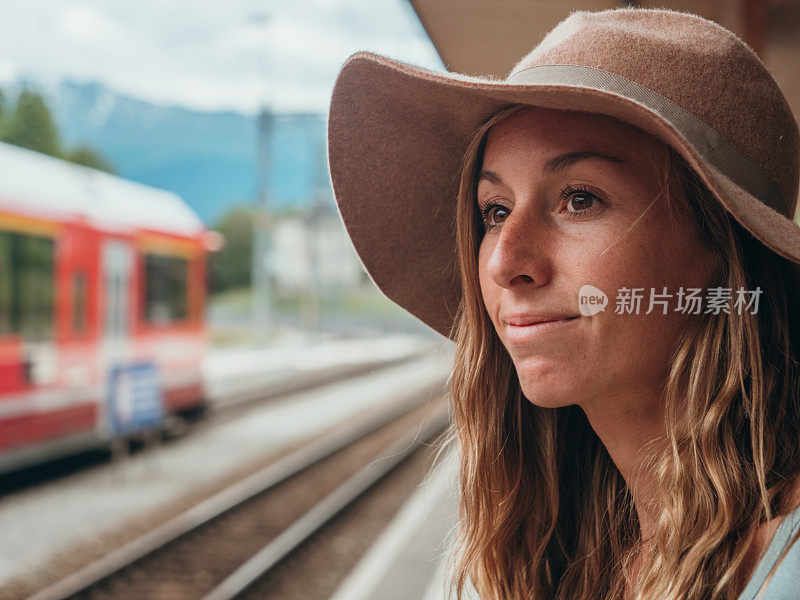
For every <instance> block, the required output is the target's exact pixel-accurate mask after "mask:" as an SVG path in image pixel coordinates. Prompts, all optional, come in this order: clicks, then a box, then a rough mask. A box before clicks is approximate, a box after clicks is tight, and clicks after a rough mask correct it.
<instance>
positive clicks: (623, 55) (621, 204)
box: [329, 9, 800, 600]
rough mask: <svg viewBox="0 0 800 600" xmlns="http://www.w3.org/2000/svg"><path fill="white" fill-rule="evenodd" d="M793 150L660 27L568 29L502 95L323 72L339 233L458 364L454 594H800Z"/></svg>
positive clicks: (700, 55)
mask: <svg viewBox="0 0 800 600" xmlns="http://www.w3.org/2000/svg"><path fill="white" fill-rule="evenodd" d="M653 65H656V66H657V67H658V69H655V68H653ZM755 125H757V126H758V127H754V126H755ZM799 138H800V136H799V135H798V130H797V124H796V122H795V121H794V118H793V116H792V114H791V110H790V109H789V107H788V105H787V104H786V101H785V98H784V97H783V95H782V94H781V92H780V90H779V88H778V86H777V85H776V84H775V82H774V80H773V79H772V78H771V76H770V75H769V73H768V72H767V71H766V69H765V68H764V67H763V65H762V64H761V62H760V61H759V60H758V58H757V57H756V56H755V55H754V54H753V53H752V51H751V50H750V49H749V48H748V47H747V46H746V45H745V44H744V43H743V42H741V40H739V39H738V38H736V36H734V35H733V34H732V33H730V32H729V31H727V30H725V29H723V28H722V27H720V26H718V25H715V24H713V23H711V22H709V21H706V20H704V19H701V18H700V17H697V16H694V15H690V14H686V13H680V12H675V11H668V10H644V9H620V10H612V11H601V12H596V13H573V14H572V15H570V17H569V18H567V19H566V20H565V21H563V22H562V23H561V24H559V25H558V26H557V27H556V28H555V29H554V30H553V31H551V32H550V33H549V34H548V35H547V36H546V37H545V39H544V40H542V42H541V43H540V44H539V45H538V46H537V47H536V48H534V50H533V51H532V52H531V53H530V54H529V55H528V56H527V57H525V58H524V59H523V60H522V61H520V63H519V64H518V65H517V66H516V67H515V68H514V69H513V71H512V74H511V75H510V76H509V77H508V78H507V79H506V81H504V82H499V81H494V80H486V79H476V78H467V77H463V76H458V75H441V74H435V73H432V72H430V71H425V70H423V69H417V68H414V67H410V66H408V65H403V64H402V63H396V62H394V61H389V60H388V59H385V58H383V57H377V56H374V55H367V54H359V55H356V56H355V57H352V58H351V59H350V60H349V61H348V63H346V64H345V66H344V67H343V68H342V72H341V73H340V76H339V79H338V80H337V84H336V88H335V89H334V95H333V99H332V103H331V112H330V120H329V160H330V168H331V176H332V181H333V185H334V190H335V193H336V199H337V203H338V206H339V209H340V212H341V215H342V218H343V220H344V223H345V225H346V227H347V230H348V233H349V234H350V236H351V238H352V240H353V242H354V245H355V247H356V249H357V251H358V252H359V255H360V257H361V259H362V261H363V263H364V266H365V268H366V269H367V271H368V273H369V274H370V276H371V277H372V278H373V280H374V281H375V282H376V284H377V285H378V286H379V287H380V288H381V289H382V290H383V291H384V292H385V293H386V294H387V295H388V296H389V297H390V298H391V299H393V300H394V301H395V302H397V303H398V304H400V305H401V306H403V307H404V308H406V309H407V310H409V311H410V312H411V313H412V314H414V315H416V316H417V317H419V318H420V319H422V320H423V321H424V322H426V323H427V324H429V325H430V326H431V327H433V328H434V329H436V330H437V331H439V332H440V333H442V334H444V335H446V336H448V337H449V338H451V339H453V340H454V341H455V343H456V355H455V363H454V368H453V373H452V377H451V380H450V389H451V393H452V398H453V407H454V423H453V429H452V437H453V438H454V439H455V440H456V441H457V444H458V449H459V454H460V460H461V495H460V530H459V536H460V537H459V544H458V556H457V564H456V573H455V582H456V584H457V590H458V593H459V595H460V594H461V592H462V591H463V589H464V586H465V585H466V583H467V581H468V580H471V582H472V584H474V586H475V588H476V590H477V592H478V593H479V595H480V597H481V598H483V599H484V600H488V599H507V598H532V599H539V598H560V599H570V600H572V599H590V598H591V599H595V598H615V599H616V598H625V599H626V600H627V599H634V598H635V599H637V600H644V599H652V598H659V599H661V598H664V599H676V600H677V599H701V598H702V599H706V598H708V599H723V598H725V599H736V598H741V599H742V600H750V599H751V598H753V597H755V594H756V592H758V589H759V588H760V587H761V586H762V584H763V583H765V582H766V581H767V580H768V582H769V585H768V586H767V587H766V591H767V595H766V596H765V598H767V599H769V598H770V597H774V598H791V597H800V591H798V590H800V581H797V577H798V573H800V542H798V543H797V544H794V545H793V546H791V545H790V544H791V543H792V542H793V541H794V540H795V539H796V538H797V537H798V536H800V447H798V446H800V389H798V387H799V384H800V369H799V368H798V367H799V365H798V349H800V326H799V325H798V318H797V317H796V316H794V315H793V314H792V313H791V308H792V307H794V306H797V302H798V297H797V296H798V291H800V270H798V268H797V263H800V228H798V227H797V225H795V224H794V223H793V222H792V220H791V217H792V216H793V214H794V209H795V206H796V202H797V194H798V168H799V167H798V163H799V162H800V161H799V160H798V155H799V154H800V148H799V143H798V139H799ZM787 259H788V260H787ZM726 290H727V292H726ZM698 292H701V293H698ZM698 301H700V303H699V304H698ZM537 323H538V324H537ZM773 567H775V568H774V569H773ZM792 586H796V587H792ZM790 593H793V594H795V595H794V596H792V595H789V594H790ZM781 594H782V595H781Z"/></svg>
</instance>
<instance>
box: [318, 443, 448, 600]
mask: <svg viewBox="0 0 800 600" xmlns="http://www.w3.org/2000/svg"><path fill="white" fill-rule="evenodd" d="M456 478H457V464H456V457H455V454H454V453H453V452H450V453H449V454H447V455H446V456H445V457H444V459H443V460H442V461H441V462H440V463H439V464H438V465H437V466H436V468H434V469H433V470H432V471H431V473H430V474H429V476H428V477H427V479H426V481H425V483H424V484H423V485H422V486H420V488H419V489H418V490H417V491H416V492H415V493H414V494H413V495H412V496H411V498H410V499H409V500H408V501H407V502H406V504H405V505H404V506H403V508H402V509H401V510H400V511H399V512H398V514H397V515H396V516H395V518H394V519H393V521H392V522H391V523H390V524H389V526H388V527H387V528H386V529H385V530H384V532H383V533H382V534H381V536H380V537H379V538H378V539H377V540H376V541H375V543H374V544H373V545H372V546H371V548H370V549H369V550H368V551H367V553H366V554H365V555H364V556H363V557H362V559H361V560H360V562H359V563H358V565H357V566H356V567H355V569H353V571H352V572H351V573H350V575H349V576H348V577H347V578H346V579H345V580H344V581H343V582H342V584H341V585H340V586H339V588H338V589H337V590H336V592H335V593H334V595H333V596H331V598H330V600H446V598H447V597H448V595H447V583H448V577H447V574H448V569H449V563H448V559H449V551H450V548H451V541H452V536H453V534H454V528H455V526H456V515H457V503H456V490H457V479H456Z"/></svg>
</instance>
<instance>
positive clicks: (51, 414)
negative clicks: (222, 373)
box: [0, 143, 217, 472]
mask: <svg viewBox="0 0 800 600" xmlns="http://www.w3.org/2000/svg"><path fill="white" fill-rule="evenodd" d="M216 241H217V236H215V234H213V232H209V231H208V230H207V229H206V228H205V227H204V226H203V224H202V222H201V221H200V219H199V218H198V217H197V215H196V214H195V213H194V212H193V211H192V210H191V209H190V208H189V207H188V206H187V205H186V204H185V203H184V202H183V201H182V200H181V199H180V198H179V197H178V196H176V195H175V194H172V193H170V192H166V191H163V190H158V189H155V188H151V187H147V186H144V185H140V184H136V183H133V182H130V181H126V180H123V179H120V178H118V177H115V176H112V175H109V174H106V173H102V172H99V171H95V170H92V169H87V168H84V167H80V166H77V165H74V164H70V163H67V162H65V161H62V160H59V159H56V158H51V157H49V156H45V155H42V154H39V153H36V152H31V151H29V150H25V149H22V148H18V147H15V146H10V145H8V144H2V143H0V472H2V471H7V470H10V469H14V468H18V467H20V466H24V465H28V464H31V463H34V462H38V461H41V460H43V459H46V458H50V457H54V456H58V455H61V454H64V453H68V452H72V451H75V450H78V449H82V448H86V447H89V446H95V445H98V444H104V443H107V442H108V441H110V440H112V439H114V438H117V437H125V436H131V435H134V434H136V433H137V432H140V431H143V430H147V429H153V428H156V427H160V426H161V425H162V424H163V423H164V422H165V420H166V419H168V418H169V417H170V415H174V414H179V413H184V412H189V411H197V410H199V409H201V408H202V407H203V405H204V394H203V386H202V377H201V362H202V360H203V355H204V351H205V345H206V334H205V328H204V319H203V313H204V303H205V289H206V255H207V252H208V251H209V250H211V249H213V248H212V246H213V245H214V244H215V243H216Z"/></svg>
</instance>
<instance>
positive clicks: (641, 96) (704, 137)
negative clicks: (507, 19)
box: [506, 65, 791, 218]
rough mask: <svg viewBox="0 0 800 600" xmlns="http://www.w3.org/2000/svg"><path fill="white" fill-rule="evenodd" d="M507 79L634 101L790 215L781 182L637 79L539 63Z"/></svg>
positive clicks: (739, 182)
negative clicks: (609, 94) (566, 86)
mask: <svg viewBox="0 0 800 600" xmlns="http://www.w3.org/2000/svg"><path fill="white" fill-rule="evenodd" d="M506 82H507V83H513V84H515V85H526V84H533V85H574V86H576V87H581V88H589V89H595V90H601V91H604V92H610V93H612V94H615V95H618V96H622V97H624V98H627V99H629V100H633V101H635V102H637V103H639V104H641V105H643V106H645V107H646V108H648V109H649V110H650V111H652V112H654V113H656V114H657V115H658V116H660V117H661V118H662V119H663V120H664V121H666V122H667V123H668V124H670V125H671V126H672V127H674V128H675V129H676V130H677V131H678V133H680V134H681V135H682V136H683V137H684V138H685V139H686V140H687V141H688V142H689V143H690V144H691V145H692V146H694V148H696V149H697V151H698V152H699V153H700V155H701V156H702V157H703V158H704V159H705V160H706V161H707V162H709V163H710V164H712V165H713V166H714V167H716V168H717V170H719V171H721V172H722V173H723V174H725V176H726V177H728V178H729V179H731V180H732V181H733V182H735V183H736V184H737V185H739V187H741V188H743V189H745V190H747V191H748V192H750V194H752V195H753V196H755V197H756V198H758V199H759V200H761V201H762V202H763V203H764V204H766V205H767V206H769V207H770V208H772V209H774V210H776V211H778V212H779V213H781V214H783V215H784V216H786V215H787V212H788V210H787V207H786V203H785V202H784V199H783V197H782V196H781V193H780V191H779V190H778V187H777V185H776V184H775V182H774V181H773V180H772V179H771V178H770V177H769V175H767V174H766V173H765V172H764V171H763V169H761V167H759V166H758V165H757V164H755V163H754V162H753V161H751V160H750V159H749V158H747V157H746V156H744V155H743V154H742V153H741V152H740V151H739V150H738V149H737V148H735V147H734V146H733V145H732V144H730V143H729V142H728V141H727V140H726V139H725V138H723V137H722V136H721V135H720V134H719V133H718V132H717V131H716V130H714V129H713V128H712V127H710V126H709V125H707V124H706V123H704V122H703V121H701V120H700V119H698V118H697V117H696V116H694V115H693V114H692V113H690V112H688V111H686V110H684V109H683V108H681V107H680V106H678V105H677V104H675V103H673V102H672V101H670V100H668V99H667V98H665V97H664V96H662V95H661V94H658V93H656V92H654V91H652V90H650V89H648V88H646V87H644V86H642V85H639V84H638V83H636V82H635V81H631V80H630V79H626V78H624V77H620V76H619V75H615V74H614V73H609V72H608V71H603V70H602V69H596V68H594V67H585V66H582V65H537V66H533V67H528V68H526V69H521V70H519V71H517V72H516V73H512V74H511V75H509V76H508V79H506ZM789 218H791V215H789Z"/></svg>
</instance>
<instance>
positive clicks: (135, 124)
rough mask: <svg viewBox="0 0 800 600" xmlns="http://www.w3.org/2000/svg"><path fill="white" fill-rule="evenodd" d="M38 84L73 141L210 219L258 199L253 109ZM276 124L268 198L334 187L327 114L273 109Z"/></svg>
mask: <svg viewBox="0 0 800 600" xmlns="http://www.w3.org/2000/svg"><path fill="white" fill-rule="evenodd" d="M40 89H41V91H42V92H43V93H44V94H45V96H46V97H47V99H48V102H49V104H50V107H51V109H52V111H53V115H54V118H55V120H56V122H57V123H58V125H59V128H60V132H61V135H62V141H63V142H64V144H65V145H66V146H67V147H71V146H74V145H77V144H88V145H91V146H92V147H94V148H95V149H97V150H98V151H100V153H101V154H102V155H103V156H104V157H105V158H106V159H107V160H108V161H110V162H111V164H112V165H113V166H114V168H115V169H116V171H117V174H118V175H120V176H121V177H125V178H127V179H132V180H134V181H138V182H141V183H145V184H148V185H153V186H156V187H160V188H164V189H168V190H170V191H173V192H175V193H177V194H179V195H180V196H181V197H183V198H184V199H185V200H186V201H187V202H188V203H189V204H190V205H191V206H192V207H193V208H194V209H195V210H196V211H197V213H198V214H199V215H200V217H201V218H202V219H203V221H205V222H206V223H207V224H208V225H213V224H214V223H215V222H216V220H217V219H218V218H219V217H220V216H221V215H222V214H224V213H225V212H226V211H227V210H228V209H229V208H231V207H232V206H234V205H236V204H244V203H251V202H253V199H254V198H255V195H256V154H257V136H256V118H255V117H254V116H250V115H244V114H240V113H235V112H199V111H194V110H189V109H186V108H182V107H178V106H160V105H155V104H151V103H148V102H146V101H144V100H140V99H136V98H133V97H130V96H125V95H121V94H118V93H115V92H113V91H111V90H109V89H108V88H107V87H105V86H104V85H103V84H101V83H81V82H75V81H68V80H65V81H62V82H61V83H60V84H58V85H56V86H54V87H51V88H49V89H42V88H40ZM270 130H271V132H272V134H271V136H270V137H271V139H270V144H269V158H270V160H269V168H268V181H269V187H268V190H269V202H270V205H271V206H273V207H276V208H278V207H280V208H284V207H287V206H302V205H305V204H307V203H309V202H310V201H311V200H312V199H313V198H314V196H315V193H318V191H319V190H318V188H320V187H321V188H327V187H328V183H327V182H328V179H327V175H326V174H325V171H324V169H325V161H324V140H325V117H324V115H319V114H297V115H294V114H281V115H275V117H274V118H273V120H272V127H271V128H270ZM327 195H328V196H330V193H329V192H328V193H327Z"/></svg>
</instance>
